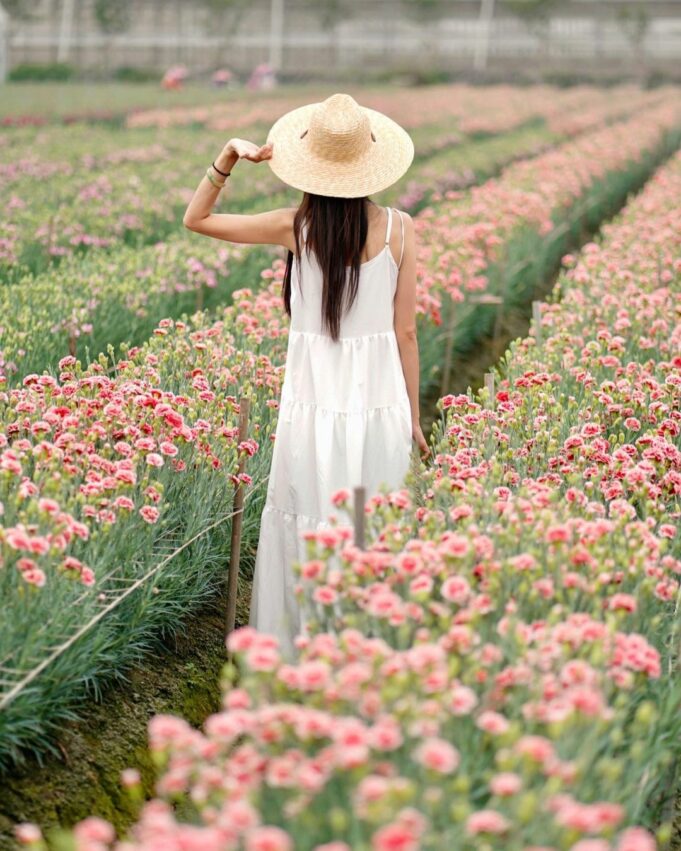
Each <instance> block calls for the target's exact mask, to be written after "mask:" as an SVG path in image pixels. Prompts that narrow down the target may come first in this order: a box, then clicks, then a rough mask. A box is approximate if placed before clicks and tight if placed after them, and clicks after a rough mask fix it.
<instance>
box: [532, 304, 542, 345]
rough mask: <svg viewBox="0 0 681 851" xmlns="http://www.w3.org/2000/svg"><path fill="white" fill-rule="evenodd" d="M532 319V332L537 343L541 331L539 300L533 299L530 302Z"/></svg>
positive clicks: (540, 338) (540, 336) (539, 340)
mask: <svg viewBox="0 0 681 851" xmlns="http://www.w3.org/2000/svg"><path fill="white" fill-rule="evenodd" d="M532 321H533V322H534V332H535V339H536V341H537V344H539V343H541V341H542V333H541V302H540V301H533V302H532Z"/></svg>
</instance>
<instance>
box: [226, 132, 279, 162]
mask: <svg viewBox="0 0 681 851" xmlns="http://www.w3.org/2000/svg"><path fill="white" fill-rule="evenodd" d="M224 153H225V155H227V156H231V157H232V158H234V157H237V158H239V159H244V160H251V162H254V163H259V162H262V161H263V160H267V159H270V157H271V156H272V143H271V142H266V143H265V144H264V145H260V146H258V145H256V144H255V142H249V141H248V140H247V139H236V138H234V139H230V140H229V142H227V144H226V145H225V147H224Z"/></svg>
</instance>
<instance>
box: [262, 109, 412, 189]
mask: <svg viewBox="0 0 681 851" xmlns="http://www.w3.org/2000/svg"><path fill="white" fill-rule="evenodd" d="M267 142H268V143H269V142H272V143H273V149H272V156H271V157H270V158H269V159H267V160H266V162H268V163H269V165H270V168H271V169H272V171H273V172H274V173H275V174H276V175H277V177H279V178H280V179H281V180H283V181H284V183H287V184H288V185H289V186H293V187H294V188H295V189H301V190H302V191H303V192H312V193H314V194H315V195H331V196H334V197H336V198H358V197H362V196H364V195H371V194H372V193H373V192H379V191H380V190H381V189H385V188H386V187H387V186H390V185H391V184H392V183H394V182H395V181H396V180H397V179H398V178H400V177H401V176H402V175H403V174H404V173H405V172H406V170H407V169H408V168H409V166H410V165H411V162H412V160H413V159H414V143H413V142H412V140H411V137H410V136H409V134H408V133H407V131H406V130H404V129H403V128H402V127H400V125H399V124H397V123H396V122H395V121H393V120H392V119H391V118H388V116H387V115H384V114H383V113H382V112H378V111H377V110H375V109H369V108H368V107H365V106H360V105H359V104H358V103H357V101H356V100H355V99H354V98H353V97H352V96H351V95H347V94H342V93H338V94H335V95H331V96H330V97H328V98H327V99H326V100H324V101H320V102H318V103H310V104H306V105H305V106H300V107H298V108H297V109H292V110H291V111H290V112H287V113H285V114H284V115H282V116H281V118H279V119H278V120H277V121H275V123H274V124H273V125H272V128H271V129H270V132H269V133H268V135H267Z"/></svg>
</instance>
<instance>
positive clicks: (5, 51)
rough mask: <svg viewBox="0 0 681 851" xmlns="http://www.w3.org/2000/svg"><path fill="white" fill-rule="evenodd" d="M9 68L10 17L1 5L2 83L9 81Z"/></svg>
mask: <svg viewBox="0 0 681 851" xmlns="http://www.w3.org/2000/svg"><path fill="white" fill-rule="evenodd" d="M8 66H9V15H8V14H7V12H6V11H5V9H4V8H3V5H2V3H0V83H4V82H5V81H6V80H7V70H8Z"/></svg>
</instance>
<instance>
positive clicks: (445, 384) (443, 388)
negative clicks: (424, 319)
mask: <svg viewBox="0 0 681 851" xmlns="http://www.w3.org/2000/svg"><path fill="white" fill-rule="evenodd" d="M455 316H456V311H455V303H454V300H453V299H451V298H450V299H449V315H448V316H447V336H446V337H445V360H444V364H443V366H442V381H441V383H440V396H446V395H447V393H448V392H449V391H448V388H449V376H450V375H451V371H452V349H453V348H454V321H455Z"/></svg>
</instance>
